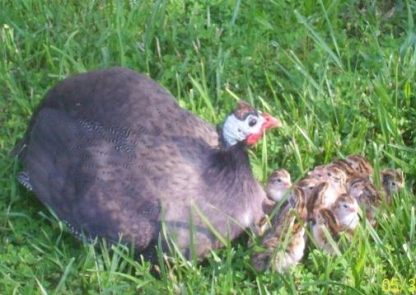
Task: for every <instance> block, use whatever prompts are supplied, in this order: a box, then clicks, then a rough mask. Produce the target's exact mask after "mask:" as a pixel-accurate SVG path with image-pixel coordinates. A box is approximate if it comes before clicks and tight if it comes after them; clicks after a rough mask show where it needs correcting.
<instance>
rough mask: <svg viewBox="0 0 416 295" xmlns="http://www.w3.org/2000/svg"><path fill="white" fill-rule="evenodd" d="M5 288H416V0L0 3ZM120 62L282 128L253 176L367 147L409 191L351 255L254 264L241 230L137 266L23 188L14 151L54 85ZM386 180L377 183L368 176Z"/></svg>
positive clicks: (259, 153) (302, 169) (214, 110)
mask: <svg viewBox="0 0 416 295" xmlns="http://www.w3.org/2000/svg"><path fill="white" fill-rule="evenodd" d="M0 7H1V8H0V55H1V57H0V126H1V128H0V294H98V293H99V294H137V293H140V294H168V293H181V294H182V293H183V294H206V293H210V294H271V293H274V294H295V293H300V294H318V292H319V293H320V294H382V293H383V292H385V291H387V293H389V292H390V293H397V294H399V293H400V294H412V293H413V294H414V293H416V233H415V230H416V212H415V207H416V206H415V205H416V196H415V192H416V128H415V127H416V75H415V71H416V27H415V17H416V1H412V0H408V1H404V0H403V1H375V0H369V1H360V0H356V1H354V0H352V1H342V0H338V1H337V0H336V1H329V0H317V1H315V0H305V1H301V0H294V1H284V0H265V1H240V0H230V1H218V0H212V1H202V0H196V1H184V0H171V1H166V0H158V1H140V0H131V1H115V0H114V1H98V0H89V1H64V0H60V1H45V0H40V1H34V0H20V1H12V0H3V1H1V5H0ZM116 65H117V66H125V67H129V68H132V69H135V70H137V71H139V72H143V73H146V74H148V75H149V76H150V77H152V78H153V79H155V80H156V81H158V82H159V83H161V84H162V85H163V86H164V87H166V88H167V89H169V91H170V92H171V93H172V94H173V95H174V96H175V97H176V98H177V99H178V101H179V103H180V105H181V106H183V107H185V108H187V109H189V110H191V111H192V112H194V113H195V114H198V115H199V116H201V117H203V118H204V119H206V120H207V121H210V122H213V123H215V124H217V123H220V122H221V120H222V119H223V118H224V116H225V115H226V114H227V113H228V112H230V111H231V109H232V108H233V106H234V103H235V101H236V99H237V98H243V99H245V100H247V101H249V102H251V103H253V104H254V105H256V106H257V107H258V108H259V109H263V110H267V111H268V112H270V113H272V114H273V115H275V116H277V117H279V118H280V119H281V120H282V121H283V122H284V127H282V128H281V129H280V130H277V131H273V132H272V133H271V134H269V135H268V136H267V138H266V139H265V140H263V141H262V143H261V144H259V145H258V146H257V147H256V148H255V149H253V152H252V153H251V160H252V166H253V170H254V172H255V174H256V176H257V178H258V179H259V180H260V181H265V180H266V178H267V175H268V173H270V172H271V171H272V170H273V169H275V168H278V167H284V168H286V169H287V170H289V171H290V172H291V174H292V177H293V178H294V179H299V178H300V177H302V176H303V175H304V174H305V173H306V172H307V171H308V170H310V169H311V168H312V167H314V166H315V165H318V164H322V163H328V162H330V161H331V160H332V159H334V158H337V157H344V156H346V155H348V154H352V153H359V154H362V155H365V156H366V157H367V158H368V159H369V160H370V161H371V162H372V164H373V165H374V167H375V171H376V172H378V171H380V169H381V168H383V167H395V168H401V169H402V170H403V171H404V173H405V177H406V187H405V189H404V190H403V191H402V192H400V194H399V195H398V196H397V197H396V199H395V201H394V204H393V205H392V206H391V207H389V208H384V210H383V211H382V212H380V214H379V216H378V223H379V225H378V227H377V228H375V229H373V228H370V227H368V226H366V225H365V224H364V223H363V224H362V226H361V227H360V229H359V230H358V232H357V233H356V234H355V236H354V238H353V240H352V242H349V243H348V242H345V243H343V244H341V248H342V255H340V256H335V257H331V256H328V255H325V254H323V253H322V252H321V251H318V250H316V249H314V247H313V246H310V247H309V251H308V255H307V256H306V257H305V258H304V260H303V261H302V263H301V264H300V265H299V266H297V267H296V268H295V269H293V270H292V271H290V272H288V273H287V274H284V275H279V274H276V273H273V272H270V271H266V272H264V273H257V272H256V271H255V270H254V269H253V268H252V267H251V266H250V255H251V253H252V252H253V249H252V248H251V247H248V246H247V239H246V238H244V237H243V238H241V239H239V240H238V241H235V243H233V244H232V245H231V246H229V247H227V248H225V249H221V250H217V251H215V252H212V253H211V254H210V255H209V257H208V258H207V259H206V260H205V261H203V262H201V263H195V262H188V261H184V260H183V259H181V258H180V257H174V258H172V259H170V260H169V261H167V262H165V263H163V264H162V265H160V273H159V275H158V276H156V275H154V274H153V273H152V272H151V271H150V270H151V265H150V264H149V263H147V262H144V261H136V260H134V259H133V258H132V257H133V253H132V252H131V251H130V250H129V249H127V248H126V247H123V246H122V245H119V246H108V245H106V244H105V243H103V242H101V243H99V245H97V246H96V247H94V246H92V245H88V244H83V243H81V242H80V241H78V240H76V239H75V238H73V237H72V236H71V235H70V233H69V232H68V230H67V229H66V228H65V226H64V225H63V224H62V223H60V222H59V220H57V219H56V217H55V216H54V215H53V213H52V212H50V211H49V210H48V209H47V208H46V207H44V206H43V205H42V204H40V202H38V201H37V200H36V198H35V196H34V195H33V194H32V193H29V192H27V191H26V190H25V189H24V188H23V187H22V186H20V185H19V184H18V183H17V182H16V174H17V172H18V171H19V168H20V165H19V163H18V161H17V160H16V159H14V158H13V157H12V156H10V151H11V150H12V148H13V146H14V144H15V142H16V141H17V140H18V139H19V138H21V137H22V135H23V133H24V131H25V128H26V125H27V123H28V121H29V119H30V116H31V114H32V113H33V111H34V110H35V108H36V106H37V105H38V103H39V102H40V101H41V99H42V97H43V95H44V94H45V92H46V91H47V90H48V88H50V87H51V86H53V85H54V84H55V83H57V81H59V80H61V79H63V78H65V77H67V76H68V75H70V74H73V73H79V72H84V71H87V70H92V69H97V68H105V67H110V66H116ZM375 180H376V181H377V180H378V178H377V177H375Z"/></svg>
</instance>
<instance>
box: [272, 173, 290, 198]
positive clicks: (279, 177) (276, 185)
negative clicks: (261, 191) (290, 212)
mask: <svg viewBox="0 0 416 295" xmlns="http://www.w3.org/2000/svg"><path fill="white" fill-rule="evenodd" d="M291 186H292V182H291V179H290V174H289V172H288V171H287V170H286V169H277V170H275V171H273V172H272V174H271V175H270V177H269V179H268V181H267V186H266V191H267V195H268V197H269V198H270V199H273V200H274V201H276V202H279V201H280V200H281V199H282V198H283V197H284V196H285V194H286V193H287V192H288V190H289V189H290V187H291Z"/></svg>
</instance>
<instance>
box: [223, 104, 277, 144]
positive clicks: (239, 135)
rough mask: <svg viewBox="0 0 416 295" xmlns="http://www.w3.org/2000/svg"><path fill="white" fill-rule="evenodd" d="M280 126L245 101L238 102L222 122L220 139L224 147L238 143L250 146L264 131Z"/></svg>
mask: <svg viewBox="0 0 416 295" xmlns="http://www.w3.org/2000/svg"><path fill="white" fill-rule="evenodd" d="M280 126H281V122H280V121H279V120H278V119H276V118H274V117H272V116H271V115H269V114H267V113H262V112H260V111H258V110H256V109H254V108H253V107H252V106H251V105H250V104H248V103H247V102H245V101H239V102H238V103H237V106H236V108H235V110H234V111H233V112H232V113H231V114H230V115H228V117H227V118H226V119H225V121H224V125H223V127H222V138H223V140H224V144H225V146H226V147H229V146H233V145H235V144H237V143H239V142H244V143H245V144H246V145H248V146H252V145H254V144H256V143H257V142H258V141H259V140H260V139H261V138H262V137H263V134H264V132H265V131H266V130H268V129H270V128H275V127H280Z"/></svg>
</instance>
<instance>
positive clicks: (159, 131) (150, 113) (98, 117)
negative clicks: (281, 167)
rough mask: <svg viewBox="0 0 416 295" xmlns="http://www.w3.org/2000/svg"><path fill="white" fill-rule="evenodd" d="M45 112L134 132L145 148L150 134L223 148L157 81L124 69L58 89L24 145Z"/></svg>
mask: <svg viewBox="0 0 416 295" xmlns="http://www.w3.org/2000/svg"><path fill="white" fill-rule="evenodd" d="M44 108H51V109H56V110H60V111H62V112H65V113H66V114H68V115H69V116H70V117H72V118H75V119H80V120H84V123H85V124H86V125H89V126H90V127H91V128H96V129H99V128H107V129H109V130H110V131H111V130H118V131H119V132H124V133H128V132H131V131H133V132H134V133H135V134H136V135H137V137H138V140H137V142H135V144H140V140H141V135H142V133H145V134H148V135H154V136H158V135H161V136H169V135H173V136H184V135H187V136H192V137H194V138H198V139H200V140H203V141H205V142H207V143H208V144H209V145H210V146H217V145H218V134H217V132H216V129H215V127H214V126H212V125H211V124H209V123H207V122H205V121H203V120H202V119H200V118H199V117H197V116H195V115H193V114H192V113H190V112H189V111H187V110H185V109H182V108H181V107H180V106H179V105H178V104H177V102H176V101H175V99H174V97H173V96H172V95H171V94H170V93H169V92H168V91H167V90H165V89H164V88H163V87H161V86H160V85H158V84H157V83H156V82H155V81H153V80H151V79H149V78H148V77H146V76H144V75H141V74H138V73H136V72H134V71H131V70H129V69H125V68H119V67H115V68H110V69H105V70H98V71H93V72H88V73H84V74H79V75H76V76H73V77H70V78H67V79H65V80H64V81H62V82H60V83H59V84H58V85H56V86H55V87H53V88H52V89H51V90H50V91H49V92H48V93H47V94H46V97H45V99H44V101H43V102H42V103H41V104H40V105H39V107H38V109H37V110H36V111H35V114H34V115H33V117H32V121H31V123H30V127H29V129H28V132H27V134H26V136H25V138H24V139H23V142H22V143H21V144H20V145H21V146H25V145H27V144H28V136H29V134H30V132H31V130H32V128H33V124H34V123H35V121H36V120H37V118H38V116H39V112H40V111H41V110H42V109H44ZM110 136H112V135H110ZM18 149H19V148H18ZM18 149H17V150H18ZM21 157H24V152H23V154H22V155H21Z"/></svg>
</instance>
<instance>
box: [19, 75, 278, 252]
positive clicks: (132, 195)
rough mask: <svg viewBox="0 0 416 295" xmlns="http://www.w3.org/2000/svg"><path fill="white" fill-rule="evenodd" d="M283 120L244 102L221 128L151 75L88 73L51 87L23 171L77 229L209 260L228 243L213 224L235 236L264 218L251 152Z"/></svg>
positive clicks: (24, 179)
mask: <svg viewBox="0 0 416 295" xmlns="http://www.w3.org/2000/svg"><path fill="white" fill-rule="evenodd" d="M279 125H280V122H279V121H278V120H277V119H275V118H273V117H271V116H270V115H268V114H266V113H262V112H260V111H256V110H255V109H253V108H252V107H251V106H250V105H249V104H247V103H245V102H239V103H238V104H237V107H236V109H235V110H234V111H233V112H232V113H231V114H230V115H229V116H228V117H227V118H226V119H225V121H224V123H223V125H222V128H219V129H218V130H219V131H218V132H217V130H216V128H215V127H214V126H212V125H211V124H209V123H207V122H204V121H203V120H201V119H200V118H198V117H196V116H194V115H193V114H191V113H190V112H188V111H186V110H184V109H182V108H180V107H179V105H178V104H177V103H176V101H175V99H174V98H173V97H172V95H171V94H169V93H168V92H167V91H166V90H165V89H163V88H162V87H161V86H159V85H158V84H157V83H156V82H154V81H152V80H151V79H149V78H147V77H145V76H142V75H140V74H137V73H135V72H133V71H131V70H128V69H124V68H111V69H106V70H100V71H94V72H89V73H84V74H80V75H76V76H73V77H70V78H68V79H66V80H64V81H62V82H61V83H59V84H58V85H57V86H55V87H54V88H52V89H51V90H50V91H49V92H48V93H47V94H46V97H45V99H44V100H43V102H42V103H41V105H40V106H39V108H38V109H37V111H36V112H35V114H34V116H33V117H32V120H31V122H30V126H29V128H28V131H27V133H26V135H25V137H24V138H23V140H22V142H21V144H20V145H19V148H18V149H19V158H20V159H21V161H22V163H23V167H24V170H23V172H22V173H21V174H20V175H19V177H18V178H19V180H20V182H21V183H22V184H23V185H25V186H26V187H27V188H29V189H31V190H33V191H34V193H35V194H36V196H37V197H38V198H39V199H40V200H41V201H42V202H43V203H44V204H45V205H47V206H49V207H50V208H51V209H52V210H53V211H55V213H56V214H57V216H58V217H59V218H60V219H62V220H63V221H64V222H65V223H67V224H68V225H69V227H70V229H72V231H73V232H74V233H81V232H82V233H84V234H85V235H86V236H87V237H91V238H94V237H104V238H106V239H108V240H110V241H118V240H119V239H120V237H121V239H122V240H123V241H125V242H128V243H133V245H134V247H135V248H136V249H137V250H138V252H139V253H152V252H153V250H154V248H155V247H154V246H155V245H156V244H157V241H158V238H159V236H165V237H166V236H167V237H168V239H167V240H173V241H174V242H175V243H176V246H177V247H178V249H180V251H182V252H183V253H184V254H185V255H187V256H189V255H190V254H191V253H194V254H196V255H198V256H199V257H201V256H204V255H205V254H206V253H207V252H208V251H209V250H210V249H212V248H215V247H219V246H220V243H219V241H218V239H217V238H216V237H217V236H216V235H214V234H213V231H212V228H214V229H215V231H216V232H217V234H218V233H219V234H220V235H222V236H223V237H226V238H229V239H234V238H235V237H237V236H238V235H240V234H241V233H242V232H243V230H244V229H245V228H247V227H250V226H252V225H254V224H255V223H256V222H258V221H259V220H260V219H261V218H262V216H263V210H262V205H263V201H264V200H265V199H266V194H265V192H264V191H263V189H262V187H261V186H260V185H259V183H258V182H257V181H256V180H255V179H254V177H253V175H252V172H251V169H250V164H249V159H248V155H247V151H246V149H247V146H251V145H253V144H255V143H256V142H257V141H258V140H259V139H260V138H261V137H262V135H263V133H264V131H265V130H267V129H269V128H272V127H278V126H279ZM162 228H163V229H164V230H163V231H162ZM165 230H166V231H165ZM162 232H163V233H164V234H166V235H160V234H161V233H162ZM167 240H166V239H164V240H163V241H165V242H166V241H167ZM164 245H165V247H166V243H164ZM165 250H166V251H167V249H165ZM192 250H194V252H190V251H192ZM149 251H150V252H149ZM146 255H148V254H146ZM149 255H150V254H149Z"/></svg>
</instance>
